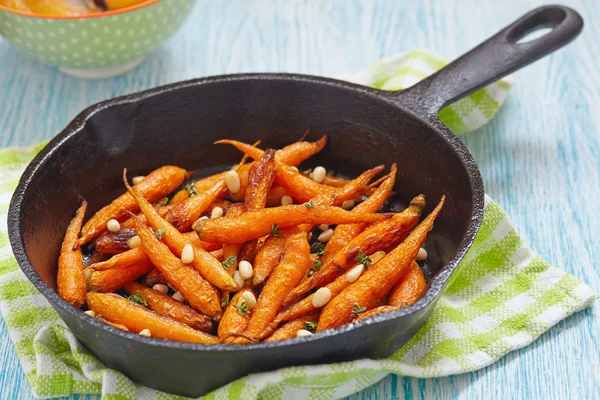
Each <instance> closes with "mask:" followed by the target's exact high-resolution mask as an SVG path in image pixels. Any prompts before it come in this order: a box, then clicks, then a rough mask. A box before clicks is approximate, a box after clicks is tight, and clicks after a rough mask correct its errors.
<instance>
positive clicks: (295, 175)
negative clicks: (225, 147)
mask: <svg viewBox="0 0 600 400" xmlns="http://www.w3.org/2000/svg"><path fill="white" fill-rule="evenodd" d="M215 143H217V144H231V145H233V146H235V147H236V148H237V149H238V150H240V151H242V152H244V153H245V154H247V155H249V156H250V157H252V158H253V159H255V160H258V159H259V158H260V157H262V156H263V154H264V151H262V150H261V149H259V148H257V147H254V146H252V145H249V144H246V143H242V142H238V141H237V140H219V141H217V142H215ZM275 167H276V169H277V172H276V176H275V181H276V182H277V183H278V185H280V186H282V187H283V188H284V189H285V190H286V191H287V192H288V194H289V195H290V196H292V197H293V198H295V199H297V200H298V201H300V202H305V201H308V200H310V199H312V198H313V197H315V196H317V195H319V194H320V193H331V192H332V191H333V188H331V187H330V186H327V185H322V184H320V183H317V182H315V181H313V180H312V179H310V178H308V177H306V176H304V175H302V174H301V173H300V172H298V170H297V169H296V168H294V167H293V166H290V165H288V164H286V163H284V162H283V161H282V160H281V159H280V158H279V157H278V155H277V154H276V155H275Z"/></svg>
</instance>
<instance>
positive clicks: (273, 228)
mask: <svg viewBox="0 0 600 400" xmlns="http://www.w3.org/2000/svg"><path fill="white" fill-rule="evenodd" d="M271 236H273V237H279V236H281V231H280V230H279V229H278V228H277V224H273V226H271Z"/></svg>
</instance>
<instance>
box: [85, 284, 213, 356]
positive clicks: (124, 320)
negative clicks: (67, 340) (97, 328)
mask: <svg viewBox="0 0 600 400" xmlns="http://www.w3.org/2000/svg"><path fill="white" fill-rule="evenodd" d="M87 303H88V307H89V308H90V310H92V311H94V312H95V313H96V314H98V315H102V316H103V317H104V318H105V319H107V320H108V321H110V322H112V323H116V324H121V325H124V326H126V327H127V329H129V330H130V331H131V332H138V333H139V332H141V331H142V330H144V329H148V330H149V331H150V333H151V334H152V337H155V338H161V339H171V340H176V341H179V342H190V343H201V344H217V343H219V340H218V339H217V338H216V337H214V336H212V335H209V334H208V333H205V332H202V331H198V330H196V329H192V328H190V327H189V326H187V325H186V324H183V323H181V322H179V321H176V320H174V319H172V318H169V317H165V316H163V315H160V314H158V313H156V312H154V311H151V310H148V309H147V308H146V307H143V306H141V305H139V304H136V303H134V302H132V301H129V300H127V299H125V298H123V297H121V296H119V295H117V294H114V293H88V294H87Z"/></svg>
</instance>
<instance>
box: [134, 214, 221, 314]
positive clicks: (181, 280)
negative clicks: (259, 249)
mask: <svg viewBox="0 0 600 400" xmlns="http://www.w3.org/2000/svg"><path fill="white" fill-rule="evenodd" d="M132 218H134V219H135V216H132ZM136 232H137V234H138V236H139V237H140V239H142V249H143V250H144V252H145V253H146V255H148V258H150V260H151V261H152V264H154V265H155V266H156V267H157V268H158V269H159V270H160V272H161V274H162V275H163V276H164V278H165V279H166V280H167V281H168V282H169V283H170V284H171V285H172V286H173V287H174V288H175V289H177V290H178V291H180V292H181V294H182V295H183V297H184V298H185V299H186V300H187V301H188V302H189V303H190V305H191V306H192V307H193V308H194V309H196V310H197V311H200V312H201V313H202V314H205V315H208V316H209V317H211V318H212V319H213V320H214V321H217V322H218V321H219V320H220V319H221V316H222V314H223V311H222V309H221V301H220V299H219V293H218V292H217V290H216V289H215V288H214V287H213V286H212V285H211V284H210V283H208V282H207V281H205V280H204V278H202V276H201V275H200V273H199V272H198V271H197V270H195V269H194V268H192V267H190V266H188V265H185V264H184V263H183V262H181V260H180V259H179V258H177V257H176V256H174V255H173V253H171V250H170V249H169V247H167V245H166V244H164V243H163V242H162V241H161V240H159V239H158V238H157V237H156V235H154V233H153V232H152V231H151V230H150V228H148V227H147V226H146V225H144V224H142V223H141V222H139V221H137V219H136ZM165 235H168V233H165ZM227 277H229V275H227Z"/></svg>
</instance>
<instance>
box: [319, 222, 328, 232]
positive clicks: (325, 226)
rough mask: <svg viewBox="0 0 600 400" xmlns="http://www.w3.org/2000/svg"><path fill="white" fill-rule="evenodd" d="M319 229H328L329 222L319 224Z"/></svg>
mask: <svg viewBox="0 0 600 400" xmlns="http://www.w3.org/2000/svg"><path fill="white" fill-rule="evenodd" d="M319 229H320V230H322V231H326V230H327V229H329V225H327V224H321V225H319Z"/></svg>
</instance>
